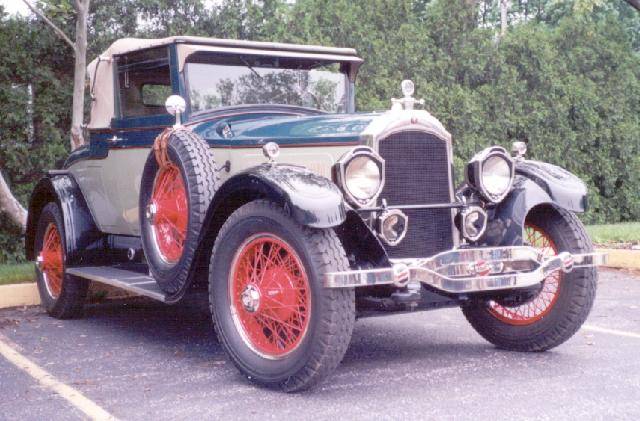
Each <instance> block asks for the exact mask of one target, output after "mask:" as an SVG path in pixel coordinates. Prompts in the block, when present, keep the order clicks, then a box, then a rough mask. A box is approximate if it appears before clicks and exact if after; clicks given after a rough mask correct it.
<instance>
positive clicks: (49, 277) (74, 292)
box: [35, 203, 89, 319]
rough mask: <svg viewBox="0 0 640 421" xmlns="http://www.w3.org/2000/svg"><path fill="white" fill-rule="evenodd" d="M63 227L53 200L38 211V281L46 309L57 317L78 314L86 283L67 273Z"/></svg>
mask: <svg viewBox="0 0 640 421" xmlns="http://www.w3.org/2000/svg"><path fill="white" fill-rule="evenodd" d="M65 245H66V241H65V231H64V224H63V220H62V213H61V212H60V209H59V208H58V205H57V204H56V203H48V204H47V205H46V206H45V207H44V208H43V209H42V213H41V214H40V218H39V219H38V226H37V230H36V236H35V250H36V251H37V266H36V275H37V284H38V292H39V293H40V301H41V302H42V306H43V307H44V308H45V310H46V311H47V313H48V314H49V315H50V316H52V317H55V318H58V319H70V318H75V317H80V316H81V315H82V313H83V309H84V303H85V301H86V297H87V290H88V288H89V283H88V282H87V281H86V280H84V279H80V278H77V277H75V276H71V275H67V274H66V263H65V250H66V248H65Z"/></svg>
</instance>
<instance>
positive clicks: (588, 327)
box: [582, 325, 640, 339]
mask: <svg viewBox="0 0 640 421" xmlns="http://www.w3.org/2000/svg"><path fill="white" fill-rule="evenodd" d="M582 328H583V329H584V330H590V331H592V332H599V333H608V334H610V335H617V336H624V337H627V338H635V339H640V333H634V332H627V331H624V330H616V329H607V328H606V327H600V326H594V325H582Z"/></svg>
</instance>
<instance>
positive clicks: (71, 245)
mask: <svg viewBox="0 0 640 421" xmlns="http://www.w3.org/2000/svg"><path fill="white" fill-rule="evenodd" d="M50 202H55V203H57V204H58V207H59V208H60V210H61V212H62V219H63V223H64V232H65V244H66V261H65V263H66V264H67V265H68V266H77V265H81V264H92V263H100V262H101V261H102V260H104V249H105V236H104V234H103V233H102V232H101V231H100V230H99V229H98V228H97V226H96V223H95V221H94V219H93V216H92V215H91V211H90V210H89V207H88V205H87V202H86V200H85V198H84V196H83V195H82V192H81V191H80V187H79V186H78V184H77V183H76V181H75V180H74V178H73V176H72V175H71V174H70V173H68V172H66V171H51V172H49V174H48V175H47V176H46V177H44V178H42V179H41V180H40V181H39V182H38V184H37V185H36V187H35V189H34V190H33V193H32V195H31V199H30V201H29V214H28V217H27V231H26V235H25V249H26V257H27V259H28V260H35V258H36V250H35V236H36V231H37V229H38V220H39V219H40V214H41V213H42V209H43V208H44V207H45V206H46V205H47V203H50Z"/></svg>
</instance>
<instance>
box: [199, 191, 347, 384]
mask: <svg viewBox="0 0 640 421" xmlns="http://www.w3.org/2000/svg"><path fill="white" fill-rule="evenodd" d="M261 255H262V256H267V255H268V256H267V257H266V258H264V259H265V260H264V261H265V262H268V261H270V262H272V264H268V263H265V265H264V266H263V265H262V264H255V265H254V266H252V265H253V264H254V263H251V262H259V261H261V260H260V259H262V258H261V257H259V256H261ZM256 256H257V257H256ZM250 267H251V268H253V269H252V272H251V273H253V274H252V275H251V276H246V275H244V274H245V273H248V272H246V271H247V270H249V269H248V268H250ZM347 269H348V261H347V259H346V256H345V252H344V249H343V248H342V245H341V243H340V241H339V239H338V237H337V236H336V234H335V233H334V231H333V230H331V229H323V230H318V229H310V228H307V227H303V226H301V225H299V224H298V223H297V222H295V221H294V220H293V219H292V218H290V217H289V216H288V215H287V214H286V213H285V211H284V210H283V209H282V208H281V207H279V206H278V205H276V204H274V203H271V202H268V201H263V200H258V201H254V202H250V203H248V204H246V205H244V206H242V207H240V208H239V209H237V210H236V211H235V212H234V213H233V214H232V215H231V216H230V217H229V219H228V220H227V221H226V222H225V224H224V225H223V227H222V229H221V230H220V233H219V235H218V237H217V239H216V242H215V245H214V248H213V253H212V257H211V264H210V268H209V299H210V305H211V313H212V317H213V321H214V325H215V328H216V333H217V335H218V339H219V340H220V342H221V344H222V345H223V346H224V348H225V349H226V351H227V354H228V355H229V357H230V359H231V361H232V362H233V363H234V364H235V366H236V367H237V368H238V369H239V370H240V371H241V372H242V373H243V374H244V375H245V376H246V377H247V378H248V379H250V380H251V381H253V382H256V383H258V384H261V385H264V386H267V387H276V388H280V389H282V390H284V391H287V392H295V391H299V390H303V389H307V388H309V387H311V386H313V385H315V384H317V383H318V382H320V381H321V380H322V379H324V378H325V377H326V376H327V375H329V374H330V373H331V372H332V371H333V370H334V369H335V368H336V367H337V366H338V364H339V363H340V361H341V360H342V357H343V356H344V353H345V352H346V350H347V347H348V345H349V341H350V339H351V334H352V331H353V325H354V322H355V300H354V291H353V289H327V288H324V287H323V286H322V275H323V274H324V273H327V272H331V271H340V270H347ZM278 271H280V272H278ZM253 289H255V290H256V291H258V292H257V293H256V297H257V299H256V300H255V301H254V302H251V300H248V301H247V302H244V303H243V301H242V298H241V297H242V296H243V293H244V292H246V291H253ZM287 291H289V292H287ZM291 291H293V292H291ZM287 294H288V295H287ZM283 309H285V310H286V311H284V312H283ZM287 309H288V310H287ZM256 326H257V328H256ZM264 326H267V327H266V328H265V327H264ZM274 333H277V334H274Z"/></svg>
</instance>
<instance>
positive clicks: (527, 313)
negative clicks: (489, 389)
mask: <svg viewBox="0 0 640 421" xmlns="http://www.w3.org/2000/svg"><path fill="white" fill-rule="evenodd" d="M525 224H526V225H527V226H528V227H529V228H528V229H529V230H532V229H533V230H534V232H535V230H538V231H539V232H542V233H544V235H542V237H544V236H545V235H546V236H547V237H548V239H549V244H550V246H553V248H555V251H556V252H560V251H569V252H572V253H588V252H591V251H593V245H592V243H591V240H590V239H589V237H588V235H587V233H586V231H585V229H584V226H583V225H582V223H581V222H580V220H579V219H578V218H577V217H576V216H575V215H574V214H573V213H571V212H568V211H565V210H562V209H554V208H550V207H544V208H534V210H533V211H532V213H530V214H529V215H528V216H527V220H526V222H525ZM532 227H533V228H532ZM530 232H531V231H530ZM554 279H555V280H554ZM544 282H545V284H543V287H542V289H541V291H540V292H539V294H538V295H537V296H536V297H534V298H533V300H531V301H529V302H527V303H523V304H521V305H519V306H511V307H510V306H508V305H502V304H500V303H499V302H494V301H477V302H474V303H473V304H471V305H468V306H464V307H463V308H462V310H463V313H464V315H465V317H466V318H467V320H468V321H469V323H471V326H473V328H474V329H475V330H476V331H477V332H478V333H479V334H480V335H481V336H482V337H483V338H485V339H486V340H487V341H489V342H491V343H492V344H494V345H496V346H497V347H499V348H503V349H507V350H511V351H546V350H548V349H551V348H554V347H556V346H558V345H560V344H562V343H563V342H565V341H566V340H568V339H569V338H570V337H571V336H573V335H574V334H575V333H576V332H577V331H578V329H580V327H581V326H582V324H583V323H584V321H585V320H586V319H587V316H588V315H589V312H590V311H591V307H592V306H593V301H594V299H595V293H596V284H597V271H596V269H595V268H580V269H574V270H573V271H572V272H570V273H558V277H555V278H552V277H549V278H547V279H546V280H545V281H544ZM554 284H555V286H554ZM542 294H546V296H543V295H542ZM534 300H538V301H537V302H536V301H534Z"/></svg>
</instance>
